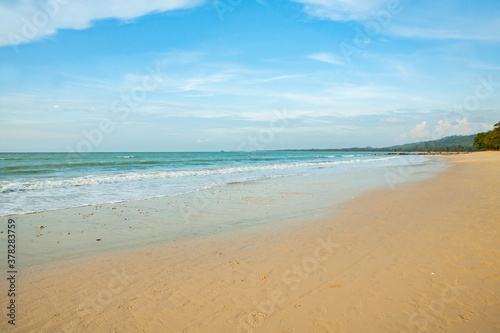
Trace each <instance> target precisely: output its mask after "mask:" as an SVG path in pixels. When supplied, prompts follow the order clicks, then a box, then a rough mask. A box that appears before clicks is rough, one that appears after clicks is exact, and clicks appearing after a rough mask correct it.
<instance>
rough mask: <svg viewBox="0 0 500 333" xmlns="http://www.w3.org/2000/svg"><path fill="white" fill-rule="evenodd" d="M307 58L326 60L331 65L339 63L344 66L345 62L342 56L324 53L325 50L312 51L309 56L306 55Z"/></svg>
mask: <svg viewBox="0 0 500 333" xmlns="http://www.w3.org/2000/svg"><path fill="white" fill-rule="evenodd" d="M307 57H308V58H309V59H313V60H317V61H321V62H326V63H329V64H332V65H340V66H344V65H345V62H344V59H343V58H342V57H339V56H337V55H335V54H331V53H326V52H321V53H314V54H311V55H309V56H307Z"/></svg>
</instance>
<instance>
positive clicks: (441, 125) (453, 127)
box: [434, 118, 491, 137]
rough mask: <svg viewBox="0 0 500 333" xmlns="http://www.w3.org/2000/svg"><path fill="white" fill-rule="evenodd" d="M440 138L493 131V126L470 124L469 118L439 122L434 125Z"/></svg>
mask: <svg viewBox="0 0 500 333" xmlns="http://www.w3.org/2000/svg"><path fill="white" fill-rule="evenodd" d="M434 129H435V131H436V133H437V135H438V136H440V137H445V136H450V135H470V134H476V133H479V132H483V131H487V130H490V129H491V126H490V125H488V124H484V123H476V122H470V121H469V120H468V119H467V118H463V119H457V120H455V121H444V120H440V121H438V123H437V125H434Z"/></svg>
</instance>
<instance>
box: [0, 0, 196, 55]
mask: <svg viewBox="0 0 500 333" xmlns="http://www.w3.org/2000/svg"><path fill="white" fill-rule="evenodd" d="M203 1H204V0H148V1H140V0H129V1H126V0H86V1H83V0H71V1H69V0H45V1H37V0H25V1H16V2H12V4H6V3H2V4H0V22H2V24H1V25H0V46H4V45H18V44H23V43H28V42H31V41H35V40H39V39H42V38H46V37H49V36H51V35H54V34H55V33H56V32H57V30H59V29H77V30H81V29H86V28H88V27H90V26H91V25H92V22H93V21H95V20H101V19H109V18H115V19H121V20H130V19H134V18H137V17H141V16H143V15H146V14H150V13H159V12H165V11H169V10H175V9H186V8H191V7H194V6H197V5H199V4H201V3H202V2H203Z"/></svg>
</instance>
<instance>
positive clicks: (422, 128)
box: [410, 121, 431, 139]
mask: <svg viewBox="0 0 500 333" xmlns="http://www.w3.org/2000/svg"><path fill="white" fill-rule="evenodd" d="M410 134H411V136H412V137H413V138H415V139H424V138H428V137H429V136H430V135H431V132H430V131H429V130H428V129H427V122H426V121H423V122H422V123H421V124H418V125H417V126H415V128H414V129H412V130H411V131H410Z"/></svg>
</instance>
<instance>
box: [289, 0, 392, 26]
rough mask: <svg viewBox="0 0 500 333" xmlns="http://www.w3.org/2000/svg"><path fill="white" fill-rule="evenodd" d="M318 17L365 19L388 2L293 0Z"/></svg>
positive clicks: (341, 19)
mask: <svg viewBox="0 0 500 333" xmlns="http://www.w3.org/2000/svg"><path fill="white" fill-rule="evenodd" d="M292 1H294V2H298V3H301V4H303V5H304V7H305V8H304V9H305V11H306V12H307V13H308V14H309V15H311V16H313V17H317V18H321V19H328V20H333V21H350V20H365V19H367V18H369V17H370V16H371V15H373V14H374V13H375V12H376V10H378V9H380V8H382V6H383V5H384V4H385V3H386V1H383V0H292Z"/></svg>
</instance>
